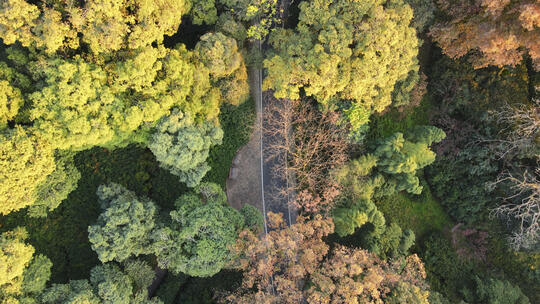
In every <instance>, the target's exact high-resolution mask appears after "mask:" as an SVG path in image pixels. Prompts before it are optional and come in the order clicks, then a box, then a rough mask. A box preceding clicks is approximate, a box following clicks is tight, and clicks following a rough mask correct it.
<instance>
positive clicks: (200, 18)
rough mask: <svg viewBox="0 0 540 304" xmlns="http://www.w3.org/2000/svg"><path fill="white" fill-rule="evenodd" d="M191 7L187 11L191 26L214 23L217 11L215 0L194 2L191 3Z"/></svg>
mask: <svg viewBox="0 0 540 304" xmlns="http://www.w3.org/2000/svg"><path fill="white" fill-rule="evenodd" d="M192 5H193V6H192V7H191V10H190V11H189V15H190V16H191V20H192V21H193V24H197V25H201V24H203V23H205V24H209V25H211V24H214V23H216V21H217V19H218V16H217V9H216V4H215V0H194V1H192Z"/></svg>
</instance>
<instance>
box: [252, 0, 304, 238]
mask: <svg viewBox="0 0 540 304" xmlns="http://www.w3.org/2000/svg"><path fill="white" fill-rule="evenodd" d="M277 5H278V6H279V7H280V9H281V16H280V17H281V19H282V23H281V24H282V25H283V24H284V23H285V18H286V16H287V14H286V12H287V9H288V7H289V0H282V1H278V4H277ZM254 46H255V47H258V48H259V50H260V51H261V52H263V51H264V50H265V49H267V48H268V45H267V44H265V43H262V42H261V41H258V42H256V43H255V45H254ZM254 72H255V73H256V75H257V78H258V81H257V84H258V85H257V87H256V88H253V89H254V90H256V93H255V94H254V95H255V98H256V104H257V117H258V123H259V130H260V136H261V141H260V142H261V147H260V153H261V192H262V193H261V195H262V204H263V212H264V217H265V232H266V233H268V225H266V223H267V220H266V219H267V214H268V212H273V213H281V214H282V215H283V218H284V220H285V221H286V223H287V225H291V224H294V223H295V222H296V211H295V210H292V209H291V208H290V206H289V205H290V204H289V202H290V200H291V195H292V194H290V193H288V189H289V188H290V187H289V185H290V182H291V181H289V178H288V176H283V175H281V174H275V172H276V171H277V170H276V168H278V167H279V166H286V165H287V164H286V162H285V163H280V162H283V161H284V160H286V157H273V158H271V157H269V153H270V151H269V149H267V148H266V147H267V146H268V144H269V143H272V142H275V141H282V140H284V139H283V138H279V137H277V136H269V135H267V134H265V132H264V130H265V126H266V125H267V124H268V122H267V121H266V117H267V116H266V115H264V114H265V113H266V111H265V110H267V109H268V108H269V107H270V106H273V105H271V104H269V103H274V102H282V101H280V100H277V99H275V98H264V95H265V93H264V92H263V89H262V82H263V80H264V70H261V69H256V70H254ZM284 193H287V194H286V195H284Z"/></svg>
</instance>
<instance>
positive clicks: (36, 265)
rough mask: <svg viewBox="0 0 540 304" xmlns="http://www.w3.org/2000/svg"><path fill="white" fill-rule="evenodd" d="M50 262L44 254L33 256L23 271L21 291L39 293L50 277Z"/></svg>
mask: <svg viewBox="0 0 540 304" xmlns="http://www.w3.org/2000/svg"><path fill="white" fill-rule="evenodd" d="M52 266H53V265H52V262H51V260H49V258H47V257H46V256H44V255H42V254H40V255H37V256H35V257H34V258H33V259H32V261H31V262H30V264H29V265H28V267H27V268H26V269H25V270H24V273H23V282H22V289H21V291H22V293H23V294H33V295H36V294H39V293H41V292H42V291H43V290H44V289H45V284H47V281H48V280H49V278H50V277H51V268H52Z"/></svg>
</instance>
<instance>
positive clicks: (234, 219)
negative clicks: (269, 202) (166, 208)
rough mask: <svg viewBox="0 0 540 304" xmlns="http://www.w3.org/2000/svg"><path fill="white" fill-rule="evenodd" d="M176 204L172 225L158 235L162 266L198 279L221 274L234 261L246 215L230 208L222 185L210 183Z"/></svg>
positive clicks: (160, 263) (171, 214) (158, 248)
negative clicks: (236, 246) (238, 234)
mask: <svg viewBox="0 0 540 304" xmlns="http://www.w3.org/2000/svg"><path fill="white" fill-rule="evenodd" d="M175 204H176V210H173V211H171V213H170V222H169V223H168V224H167V226H166V227H164V228H162V229H160V230H159V231H158V232H157V233H156V236H155V246H156V255H157V257H158V263H159V265H160V266H161V267H163V268H168V269H170V270H171V271H173V272H174V273H179V272H183V273H186V274H189V275H191V276H198V277H205V276H212V275H214V274H216V273H218V272H219V271H220V270H221V269H222V268H223V267H224V266H225V265H226V264H227V263H228V261H229V260H230V259H231V258H232V257H231V255H230V250H229V246H231V245H232V244H233V243H234V242H235V240H236V237H237V233H238V230H240V229H241V228H243V226H244V219H243V218H242V215H241V214H240V213H239V212H238V211H236V210H234V209H232V208H231V207H229V206H227V201H226V196H225V194H224V192H223V190H221V188H220V187H219V186H218V185H215V184H209V183H203V184H201V185H200V186H199V187H197V188H196V192H195V193H189V194H185V195H183V196H181V197H180V198H179V199H178V200H177V201H176V203H175Z"/></svg>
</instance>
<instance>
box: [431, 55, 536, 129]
mask: <svg viewBox="0 0 540 304" xmlns="http://www.w3.org/2000/svg"><path fill="white" fill-rule="evenodd" d="M430 77H431V87H432V88H431V89H432V91H433V93H434V95H435V96H436V97H437V101H438V102H439V103H440V104H441V105H442V106H443V107H442V109H444V110H446V111H448V112H449V113H450V114H452V115H454V116H455V117H459V118H461V119H470V120H472V121H478V120H479V119H480V118H482V116H483V115H485V114H484V113H485V112H486V110H489V109H493V108H495V107H497V106H501V105H503V104H505V103H510V104H523V103H525V104H526V103H527V102H529V88H528V84H529V76H528V74H527V67H526V66H525V65H519V66H516V67H514V68H508V67H505V68H496V67H490V68H484V69H480V70H475V69H474V68H473V67H472V66H471V65H470V64H469V63H468V62H467V61H466V60H455V61H454V60H452V59H450V58H448V57H446V56H442V57H441V58H440V59H439V60H438V61H436V62H435V63H434V64H433V73H432V75H431V76H430Z"/></svg>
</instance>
